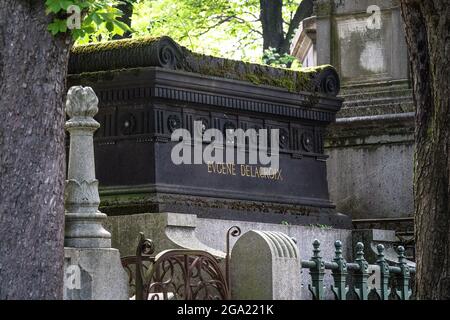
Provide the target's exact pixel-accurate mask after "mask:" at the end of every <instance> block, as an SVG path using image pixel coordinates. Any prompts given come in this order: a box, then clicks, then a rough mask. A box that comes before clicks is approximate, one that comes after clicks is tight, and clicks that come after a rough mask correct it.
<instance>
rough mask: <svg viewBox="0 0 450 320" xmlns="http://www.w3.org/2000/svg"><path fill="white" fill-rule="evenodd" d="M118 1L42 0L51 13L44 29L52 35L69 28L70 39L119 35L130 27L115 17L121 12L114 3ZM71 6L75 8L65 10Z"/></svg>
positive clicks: (85, 39)
mask: <svg viewBox="0 0 450 320" xmlns="http://www.w3.org/2000/svg"><path fill="white" fill-rule="evenodd" d="M122 3H123V2H122V1H117V0H46V2H45V4H46V6H47V10H46V12H47V14H49V15H53V16H54V19H53V21H52V23H50V24H49V26H48V30H49V31H50V32H51V34H53V35H57V34H59V33H66V32H70V33H71V35H72V37H73V39H74V40H78V39H79V40H80V41H83V39H84V41H89V39H92V38H93V37H96V36H98V35H103V34H105V33H106V34H107V36H108V37H112V36H114V35H116V34H118V35H123V34H124V32H125V31H131V29H130V27H129V26H128V25H127V24H125V23H123V22H121V21H119V20H118V19H119V18H120V17H122V15H123V12H122V11H121V10H119V9H117V5H118V4H122ZM73 6H75V7H73ZM72 8H76V9H77V10H71V11H68V9H72ZM77 15H78V16H77ZM76 19H79V21H81V24H78V27H73V26H72V24H71V23H70V21H71V20H76Z"/></svg>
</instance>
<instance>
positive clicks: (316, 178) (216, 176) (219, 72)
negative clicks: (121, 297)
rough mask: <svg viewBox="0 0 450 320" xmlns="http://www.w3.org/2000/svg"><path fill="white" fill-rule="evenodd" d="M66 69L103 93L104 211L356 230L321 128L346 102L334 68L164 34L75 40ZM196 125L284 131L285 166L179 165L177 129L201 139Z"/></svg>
mask: <svg viewBox="0 0 450 320" xmlns="http://www.w3.org/2000/svg"><path fill="white" fill-rule="evenodd" d="M69 73H70V76H69V83H70V84H72V85H74V84H82V85H88V86H90V87H92V88H94V89H95V91H96V92H97V93H98V96H99V101H100V102H99V113H98V115H97V116H96V119H97V121H98V122H100V124H101V128H100V130H98V131H97V133H96V135H95V139H94V142H95V154H96V157H95V159H96V171H97V175H98V178H99V181H100V196H101V199H102V203H101V209H102V211H103V212H105V213H107V214H108V215H121V216H123V215H128V214H140V213H152V212H154V213H155V212H159V213H161V212H179V213H187V214H196V215H198V217H199V218H208V217H209V218H219V219H230V220H247V221H260V222H274V223H281V222H282V221H287V222H290V223H295V224H310V223H320V224H326V225H333V226H344V227H349V226H350V221H349V219H348V218H347V217H346V216H344V215H342V214H339V213H337V212H336V211H335V206H334V204H333V203H332V202H331V201H330V199H329V195H328V184H327V177H326V159H327V156H326V155H325V154H324V150H323V135H324V132H325V128H326V126H327V125H328V124H329V123H331V122H333V121H334V119H335V114H336V112H337V111H338V110H339V109H340V106H341V103H342V100H341V99H339V98H336V97H335V96H336V94H337V93H338V92H339V77H338V76H337V74H336V72H335V70H334V68H333V67H331V66H322V67H319V68H315V69H308V70H304V71H301V72H295V71H291V70H286V69H278V68H272V67H268V66H262V65H257V64H249V63H243V62H239V61H232V60H227V59H220V58H214V57H209V56H203V55H199V54H196V53H193V52H190V51H189V50H187V49H186V48H182V47H180V46H179V45H178V44H176V43H175V42H174V41H173V40H171V39H170V38H168V37H161V38H156V39H152V38H149V39H136V40H121V41H116V42H111V43H106V44H96V45H86V46H80V47H77V48H75V49H74V51H73V52H72V55H71V59H70V65H69ZM194 121H200V122H201V124H202V128H201V131H202V132H201V133H200V136H201V135H202V134H203V130H206V129H210V128H213V129H217V130H219V131H220V132H222V133H225V132H227V131H229V130H232V129H237V128H241V129H243V130H247V129H251V128H253V129H256V130H258V129H263V128H264V129H269V130H270V129H279V145H280V167H279V170H277V171H276V172H275V174H271V175H266V174H262V173H261V172H262V169H264V168H263V166H261V165H260V164H256V165H251V164H248V163H245V164H235V165H233V164H231V165H230V164H229V163H227V164H224V163H213V164H211V163H202V164H192V165H186V164H181V165H177V164H174V163H173V161H171V152H172V149H173V148H174V146H175V145H177V144H178V141H171V135H172V133H173V132H174V131H175V130H177V129H180V128H183V129H186V130H188V131H189V133H190V136H191V137H192V136H194V134H195V132H194V129H195V128H194ZM187 143H191V144H193V143H194V139H191V140H190V141H187ZM204 147H205V145H203V148H204ZM246 152H247V154H248V150H247V151H246Z"/></svg>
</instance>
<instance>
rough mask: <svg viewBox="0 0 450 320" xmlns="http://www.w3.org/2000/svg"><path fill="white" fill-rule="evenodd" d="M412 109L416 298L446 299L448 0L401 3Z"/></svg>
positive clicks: (449, 239) (449, 266)
mask: <svg viewBox="0 0 450 320" xmlns="http://www.w3.org/2000/svg"><path fill="white" fill-rule="evenodd" d="M401 11H402V16H403V20H404V22H405V23H404V24H405V31H406V41H407V45H408V49H409V56H410V66H411V73H412V80H413V95H414V101H415V104H416V130H415V141H416V149H415V159H414V200H415V204H414V210H415V240H416V263H417V275H416V297H417V298H418V299H450V211H449V208H450V196H449V194H450V182H449V177H450V106H449V105H450V103H449V97H450V91H449V83H448V81H449V79H450V34H449V30H450V0H426V1H418V0H402V2H401Z"/></svg>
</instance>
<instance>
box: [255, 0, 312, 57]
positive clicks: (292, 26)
mask: <svg viewBox="0 0 450 320" xmlns="http://www.w3.org/2000/svg"><path fill="white" fill-rule="evenodd" d="M259 3H260V20H261V25H262V31H263V49H264V50H265V49H268V48H269V47H272V48H276V49H277V52H278V53H280V54H283V53H289V47H290V44H291V40H292V38H293V37H294V35H295V31H296V30H297V28H298V27H299V24H300V22H301V21H302V20H303V19H305V18H308V17H310V16H311V14H312V12H313V0H303V1H302V2H301V3H300V5H299V6H298V8H297V10H296V12H295V13H294V16H293V17H292V20H291V21H290V23H289V27H288V30H287V32H284V31H283V0H260V2H259Z"/></svg>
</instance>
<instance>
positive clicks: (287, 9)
mask: <svg viewBox="0 0 450 320" xmlns="http://www.w3.org/2000/svg"><path fill="white" fill-rule="evenodd" d="M300 2H301V0H283V18H284V20H285V21H286V22H287V23H286V24H285V26H284V27H285V31H287V29H288V23H289V21H291V19H292V17H293V14H294V13H295V10H296V9H297V8H298V6H299V4H300ZM259 15H260V1H259V0H176V1H175V0H153V1H139V2H137V3H136V4H135V5H134V14H133V21H132V27H133V30H134V31H135V32H134V35H135V36H144V35H150V36H156V37H157V36H162V35H168V36H170V37H172V38H173V39H174V40H175V41H177V42H178V43H180V44H181V45H183V46H186V47H187V48H189V49H191V50H193V51H196V52H199V53H202V54H207V55H214V56H220V57H225V58H230V59H236V60H244V61H252V62H257V63H261V52H262V44H263V41H262V38H263V37H262V26H261V22H260V21H259Z"/></svg>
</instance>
